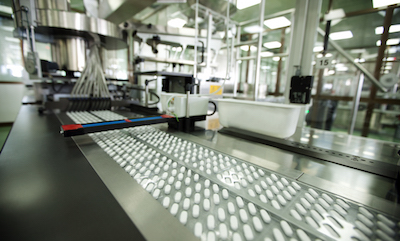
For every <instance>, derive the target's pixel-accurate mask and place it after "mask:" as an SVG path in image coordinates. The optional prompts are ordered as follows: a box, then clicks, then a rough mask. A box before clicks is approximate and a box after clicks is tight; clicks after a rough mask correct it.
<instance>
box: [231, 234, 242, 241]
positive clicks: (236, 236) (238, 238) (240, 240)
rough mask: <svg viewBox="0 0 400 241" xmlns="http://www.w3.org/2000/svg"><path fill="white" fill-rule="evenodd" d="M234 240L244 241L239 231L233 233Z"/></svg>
mask: <svg viewBox="0 0 400 241" xmlns="http://www.w3.org/2000/svg"><path fill="white" fill-rule="evenodd" d="M232 241H242V237H241V236H240V234H238V233H233V235H232Z"/></svg>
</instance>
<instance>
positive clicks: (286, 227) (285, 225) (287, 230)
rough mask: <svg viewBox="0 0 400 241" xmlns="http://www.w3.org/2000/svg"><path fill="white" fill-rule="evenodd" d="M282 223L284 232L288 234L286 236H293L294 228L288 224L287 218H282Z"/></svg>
mask: <svg viewBox="0 0 400 241" xmlns="http://www.w3.org/2000/svg"><path fill="white" fill-rule="evenodd" d="M280 224H281V227H282V230H283V232H284V233H285V234H286V236H288V237H292V236H293V230H292V228H291V227H290V226H289V224H288V223H287V222H286V221H285V220H282V221H281V222H280Z"/></svg>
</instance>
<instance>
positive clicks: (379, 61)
mask: <svg viewBox="0 0 400 241" xmlns="http://www.w3.org/2000/svg"><path fill="white" fill-rule="evenodd" d="M393 10H394V7H388V8H387V9H386V14H385V20H384V22H383V34H382V36H381V46H380V47H379V50H378V57H377V58H376V65H375V71H374V77H375V79H377V80H379V78H380V76H381V67H382V60H383V56H384V54H385V50H386V41H387V40H388V38H389V27H390V25H391V23H392V17H393ZM377 92H378V89H377V88H376V86H375V85H372V87H371V92H370V95H369V102H368V105H367V113H366V114H365V119H364V124H363V129H362V133H361V136H364V137H368V134H369V126H370V124H371V118H372V114H373V112H374V107H375V103H374V100H375V97H376V93H377Z"/></svg>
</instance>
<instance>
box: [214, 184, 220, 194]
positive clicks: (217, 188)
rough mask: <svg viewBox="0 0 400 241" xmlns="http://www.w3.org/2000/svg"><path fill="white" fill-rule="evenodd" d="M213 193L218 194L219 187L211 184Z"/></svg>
mask: <svg viewBox="0 0 400 241" xmlns="http://www.w3.org/2000/svg"><path fill="white" fill-rule="evenodd" d="M213 191H214V192H215V193H217V192H219V186H218V185H217V184H213Z"/></svg>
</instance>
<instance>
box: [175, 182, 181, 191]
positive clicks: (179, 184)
mask: <svg viewBox="0 0 400 241" xmlns="http://www.w3.org/2000/svg"><path fill="white" fill-rule="evenodd" d="M181 186H182V183H181V181H177V182H176V183H175V189H176V190H179V189H181Z"/></svg>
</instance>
